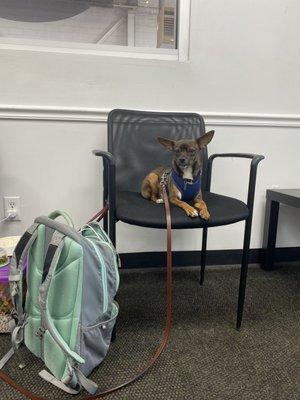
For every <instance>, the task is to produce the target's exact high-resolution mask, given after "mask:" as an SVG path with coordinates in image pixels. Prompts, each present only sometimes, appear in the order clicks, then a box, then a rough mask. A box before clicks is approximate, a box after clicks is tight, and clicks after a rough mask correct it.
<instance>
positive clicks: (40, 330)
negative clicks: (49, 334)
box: [35, 326, 46, 340]
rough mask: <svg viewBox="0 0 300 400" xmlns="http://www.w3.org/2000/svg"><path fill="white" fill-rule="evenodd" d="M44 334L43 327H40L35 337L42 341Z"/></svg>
mask: <svg viewBox="0 0 300 400" xmlns="http://www.w3.org/2000/svg"><path fill="white" fill-rule="evenodd" d="M45 332H46V329H45V328H44V327H42V326H40V327H39V329H38V330H37V331H36V332H35V336H37V337H38V338H39V339H40V340H42V339H43V337H44V334H45Z"/></svg>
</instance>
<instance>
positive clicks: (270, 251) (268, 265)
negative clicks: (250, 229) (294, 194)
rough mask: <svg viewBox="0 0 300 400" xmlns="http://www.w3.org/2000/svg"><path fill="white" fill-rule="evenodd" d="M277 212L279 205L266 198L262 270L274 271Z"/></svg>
mask: <svg viewBox="0 0 300 400" xmlns="http://www.w3.org/2000/svg"><path fill="white" fill-rule="evenodd" d="M278 212H279V203H278V202H277V201H273V200H270V199H268V198H267V203H266V214H265V225H264V236H263V249H265V257H264V263H263V264H262V268H263V269H265V270H269V271H270V270H273V269H274V260H275V246H276V236H277V224H278Z"/></svg>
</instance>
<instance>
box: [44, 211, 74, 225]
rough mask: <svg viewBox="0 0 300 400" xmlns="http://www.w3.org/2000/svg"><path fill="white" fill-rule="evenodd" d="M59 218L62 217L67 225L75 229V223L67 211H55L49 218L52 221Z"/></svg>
mask: <svg viewBox="0 0 300 400" xmlns="http://www.w3.org/2000/svg"><path fill="white" fill-rule="evenodd" d="M58 217H62V218H63V219H64V220H65V221H66V223H67V224H68V225H69V226H71V227H72V228H74V222H73V220H72V218H71V217H70V215H69V214H68V213H66V212H65V211H62V210H55V211H52V212H51V213H50V214H49V215H48V218H51V219H56V218H58Z"/></svg>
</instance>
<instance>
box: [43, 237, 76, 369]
mask: <svg viewBox="0 0 300 400" xmlns="http://www.w3.org/2000/svg"><path fill="white" fill-rule="evenodd" d="M64 238H65V235H64V234H62V233H60V232H54V234H53V236H52V240H51V243H50V244H49V246H48V250H47V253H46V258H45V263H44V269H43V277H42V285H41V286H40V296H39V304H40V310H41V314H42V319H43V321H44V323H45V329H47V330H48V331H49V333H50V334H51V336H52V338H53V339H54V340H55V342H56V343H57V344H58V346H59V347H60V348H61V349H62V351H63V352H64V353H65V355H66V356H68V357H69V358H71V359H72V360H73V361H75V362H76V363H79V364H83V363H84V359H83V358H82V357H80V356H79V354H77V353H76V352H74V351H73V350H71V349H70V347H69V346H68V344H67V343H66V342H65V341H64V339H63V338H62V337H61V335H60V333H59V332H58V330H57V329H56V327H55V325H54V323H53V321H52V318H51V315H50V313H49V310H48V307H47V298H48V293H49V287H50V282H51V280H52V277H53V275H54V273H55V270H56V266H57V263H58V259H59V256H60V253H61V250H62V248H63V246H64Z"/></svg>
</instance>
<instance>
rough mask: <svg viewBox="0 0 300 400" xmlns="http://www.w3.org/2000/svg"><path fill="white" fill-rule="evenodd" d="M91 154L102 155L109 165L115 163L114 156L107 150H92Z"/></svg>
mask: <svg viewBox="0 0 300 400" xmlns="http://www.w3.org/2000/svg"><path fill="white" fill-rule="evenodd" d="M93 154H94V155H95V156H97V157H102V158H103V159H105V160H106V161H107V162H108V164H109V165H115V157H114V156H113V155H112V154H111V153H109V152H108V151H104V150H93Z"/></svg>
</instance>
